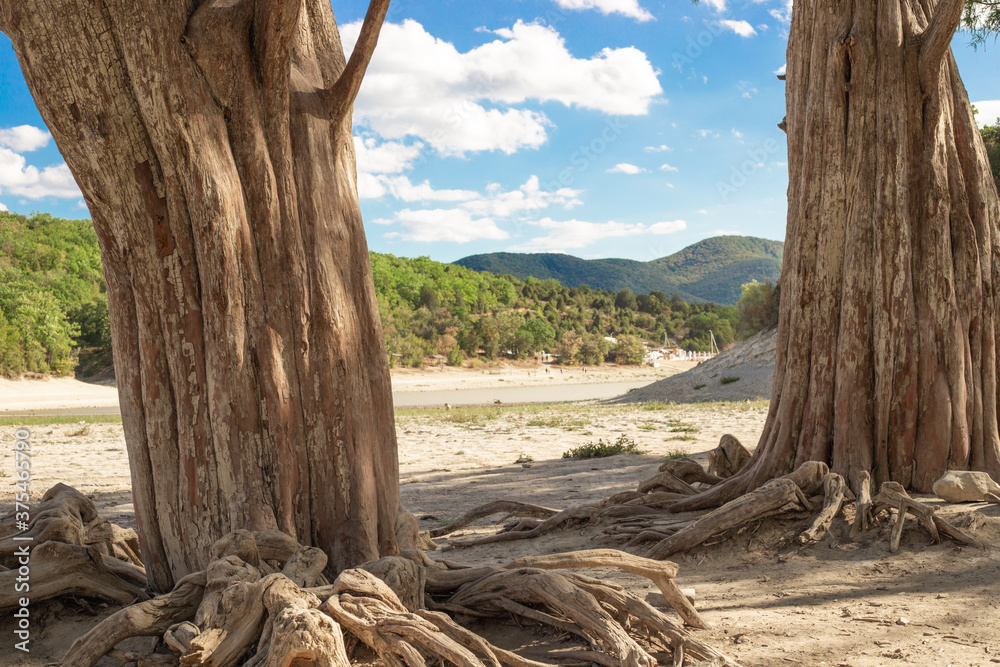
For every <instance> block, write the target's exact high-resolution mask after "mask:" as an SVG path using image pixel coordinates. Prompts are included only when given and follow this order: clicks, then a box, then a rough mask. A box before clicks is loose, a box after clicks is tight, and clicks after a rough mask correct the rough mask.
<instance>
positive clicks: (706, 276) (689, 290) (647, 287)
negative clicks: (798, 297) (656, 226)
mask: <svg viewBox="0 0 1000 667" xmlns="http://www.w3.org/2000/svg"><path fill="white" fill-rule="evenodd" d="M784 247H785V244H784V243H782V242H781V241H770V240H768V239H761V238H756V237H753V236H714V237H712V238H708V239H705V240H704V241H699V242H698V243H695V244H694V245H690V246H688V247H687V248H684V249H683V250H681V251H679V252H676V253H674V254H673V255H668V256H667V257H661V258H659V259H654V260H652V261H649V262H638V261H635V260H631V259H580V258H579V257H573V256H572V255H562V254H554V253H540V254H529V253H510V252H494V253H488V254H484V255H471V256H469V257H464V258H462V259H460V260H458V261H457V262H455V263H456V264H459V265H461V266H465V267H468V268H470V269H474V270H476V271H489V272H490V273H497V274H507V275H511V276H514V277H515V278H519V279H521V280H524V279H526V278H528V277H529V276H530V277H533V278H537V279H539V280H547V279H553V280H558V281H559V282H560V283H562V284H563V285H565V286H566V287H579V286H580V285H587V286H588V287H591V288H593V289H602V290H609V291H613V292H617V291H619V290H622V289H629V290H631V291H632V292H635V293H636V294H641V293H648V292H652V291H659V292H663V293H665V294H674V293H677V294H680V295H681V296H682V297H684V299H685V300H688V301H714V302H715V303H720V304H730V305H731V304H735V303H737V302H738V301H739V300H740V287H741V286H742V285H743V284H744V283H748V282H750V281H751V280H757V281H758V282H764V281H765V280H771V281H772V282H775V281H777V279H778V276H779V274H780V273H781V257H782V253H783V252H784Z"/></svg>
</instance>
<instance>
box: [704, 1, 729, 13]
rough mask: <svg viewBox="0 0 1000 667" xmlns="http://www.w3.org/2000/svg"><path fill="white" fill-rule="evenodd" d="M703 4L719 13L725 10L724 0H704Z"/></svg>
mask: <svg viewBox="0 0 1000 667" xmlns="http://www.w3.org/2000/svg"><path fill="white" fill-rule="evenodd" d="M705 4H706V5H708V6H709V7H711V8H712V9H714V10H715V11H717V12H718V13H720V14H721V13H722V12H724V11H726V0H705Z"/></svg>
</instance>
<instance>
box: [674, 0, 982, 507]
mask: <svg viewBox="0 0 1000 667" xmlns="http://www.w3.org/2000/svg"><path fill="white" fill-rule="evenodd" d="M961 8H962V0H936V1H935V0H878V2H858V1H855V0H837V1H836V2H822V1H820V0H802V1H801V2H796V3H795V9H794V12H793V17H792V26H791V30H790V36H789V42H788V60H787V91H786V99H787V114H788V115H787V118H786V124H785V125H786V128H787V132H788V169H789V187H788V227H787V231H786V235H787V236H786V245H785V257H784V267H783V269H782V277H781V309H780V318H779V324H778V345H777V358H776V366H775V376H774V389H773V391H772V394H771V396H772V398H771V407H770V412H769V414H768V418H767V422H766V424H765V427H764V432H763V434H762V435H761V439H760V442H759V445H758V448H757V450H756V452H755V453H754V456H753V459H752V460H751V462H750V463H749V465H748V466H747V468H746V469H745V470H744V471H743V473H742V474H740V475H737V476H736V477H734V478H733V479H732V480H731V481H730V482H728V483H724V484H720V485H718V486H716V487H714V488H713V489H711V490H710V491H708V492H706V493H704V494H702V495H701V496H700V497H698V498H694V499H692V500H690V501H682V502H681V503H678V504H677V506H676V509H677V510H686V509H695V508H700V507H710V506H714V505H718V504H719V503H722V502H726V501H728V500H730V499H732V498H734V497H736V496H738V495H740V494H741V493H744V492H745V491H747V490H749V489H753V488H756V487H758V486H760V485H761V484H763V483H764V482H765V481H766V480H768V479H771V478H773V477H776V476H778V475H781V474H784V473H786V472H788V471H789V470H792V469H794V468H795V467H796V466H798V465H799V464H800V463H802V462H803V461H807V460H818V461H824V462H827V463H828V464H829V465H830V469H831V470H832V471H833V472H836V473H838V474H840V475H841V476H843V477H844V478H845V479H846V480H850V481H851V482H852V483H853V482H855V480H857V479H859V477H858V474H859V473H860V472H862V471H870V472H871V476H872V481H873V483H874V484H875V485H876V486H879V485H881V484H882V483H883V482H885V481H889V480H893V481H897V482H899V483H900V484H902V485H903V486H904V487H906V488H910V489H914V490H917V491H925V492H929V491H930V490H931V485H932V484H933V483H934V481H935V480H937V479H938V478H939V477H940V476H941V474H942V473H944V472H945V471H946V470H948V469H976V470H985V471H987V472H989V473H991V474H992V475H993V476H997V475H1000V434H998V428H997V399H998V393H997V392H998V387H997V363H998V361H997V336H996V330H997V318H998V314H997V309H998V306H1000V303H998V299H997V295H996V294H995V293H994V289H995V286H996V285H998V284H1000V230H998V222H1000V203H998V198H997V190H996V185H995V183H994V182H993V180H992V178H991V176H990V170H989V165H988V162H987V158H986V152H985V149H984V146H983V143H982V140H981V138H980V136H979V132H978V131H977V128H976V124H975V122H974V119H973V114H972V108H971V106H970V104H969V99H968V95H967V94H966V91H965V88H964V86H963V85H962V81H961V79H960V78H959V75H958V70H957V67H956V65H955V60H954V58H953V57H952V54H951V51H950V48H949V43H950V40H951V37H952V35H953V34H954V31H955V29H956V28H957V26H958V22H959V17H960V14H961ZM854 490H855V491H858V490H859V489H854Z"/></svg>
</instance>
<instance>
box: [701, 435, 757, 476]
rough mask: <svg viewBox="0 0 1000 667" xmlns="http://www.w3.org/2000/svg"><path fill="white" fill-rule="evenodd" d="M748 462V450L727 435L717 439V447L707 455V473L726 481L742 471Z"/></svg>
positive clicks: (733, 437)
mask: <svg viewBox="0 0 1000 667" xmlns="http://www.w3.org/2000/svg"><path fill="white" fill-rule="evenodd" d="M749 460H750V450H748V449H747V448H746V447H744V446H743V445H742V444H741V443H740V441H739V440H737V439H736V438H735V436H732V435H729V434H728V433H727V434H725V435H724V436H722V438H720V439H719V446H718V447H716V448H715V449H713V450H712V451H710V452H709V453H708V471H709V472H710V473H712V474H713V475H716V476H718V477H721V478H723V479H728V478H729V477H732V476H733V475H735V474H736V473H738V472H739V471H741V470H743V468H744V467H745V466H746V464H747V462H748V461H749Z"/></svg>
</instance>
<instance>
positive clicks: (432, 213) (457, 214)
mask: <svg viewBox="0 0 1000 667" xmlns="http://www.w3.org/2000/svg"><path fill="white" fill-rule="evenodd" d="M375 223H377V224H380V225H395V224H398V225H399V226H400V228H401V231H398V232H389V233H388V234H385V237H386V238H390V239H392V238H398V239H401V240H403V241H416V242H418V243H433V242H439V241H446V242H450V243H469V242H470V241H478V240H480V239H487V240H493V241H500V240H503V239H506V238H509V237H510V234H508V233H507V232H505V231H504V230H502V229H500V228H499V227H497V225H496V223H495V222H494V221H493V220H491V219H489V218H478V219H474V218H473V217H472V216H471V215H470V214H469V213H468V211H463V210H462V209H457V208H454V209H425V210H419V211H414V210H411V209H408V208H404V209H403V210H401V211H396V213H395V215H394V216H393V219H392V220H385V219H379V220H375Z"/></svg>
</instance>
